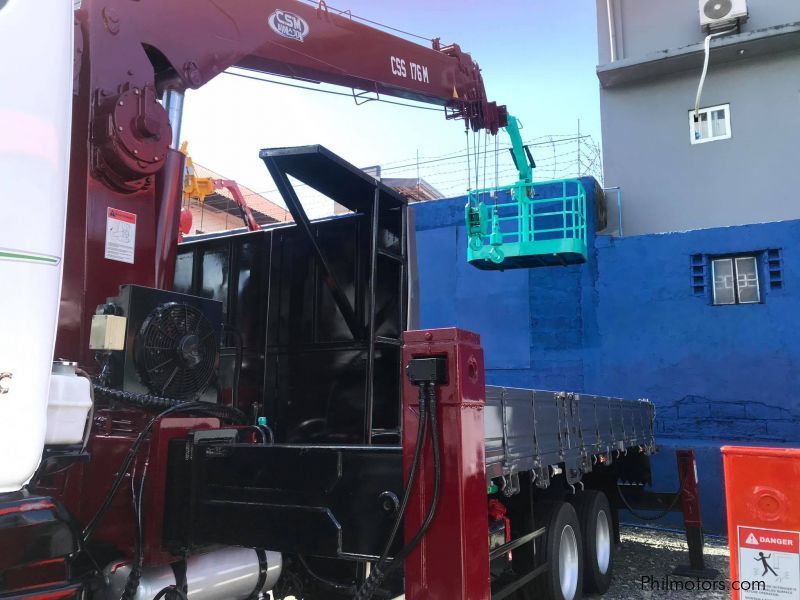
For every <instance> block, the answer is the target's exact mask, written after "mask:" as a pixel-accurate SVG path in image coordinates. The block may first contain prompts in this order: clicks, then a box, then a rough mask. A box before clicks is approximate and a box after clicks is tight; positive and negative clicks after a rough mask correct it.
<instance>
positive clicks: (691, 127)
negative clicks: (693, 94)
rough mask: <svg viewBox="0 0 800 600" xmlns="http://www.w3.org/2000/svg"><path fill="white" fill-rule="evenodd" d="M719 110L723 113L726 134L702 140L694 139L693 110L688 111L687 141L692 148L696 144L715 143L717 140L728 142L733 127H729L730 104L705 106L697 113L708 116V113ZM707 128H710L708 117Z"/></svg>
mask: <svg viewBox="0 0 800 600" xmlns="http://www.w3.org/2000/svg"><path fill="white" fill-rule="evenodd" d="M717 110H721V111H723V112H724V113H725V123H726V125H727V127H726V129H727V132H726V133H725V135H717V136H714V137H707V138H702V139H699V140H698V139H695V137H694V132H695V126H694V110H690V111H689V141H691V143H692V146H696V145H697V144H705V143H706V142H716V141H719V140H728V139H730V138H731V136H732V135H733V127H732V126H731V105H730V104H718V105H717V106H707V107H705V108H701V109H700V110H699V111H698V113H699V114H700V115H702V114H706V115H710V113H712V112H714V111H717ZM708 126H709V127H711V119H710V116H709V118H708Z"/></svg>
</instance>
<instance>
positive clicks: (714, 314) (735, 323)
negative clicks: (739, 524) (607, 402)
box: [414, 179, 800, 532]
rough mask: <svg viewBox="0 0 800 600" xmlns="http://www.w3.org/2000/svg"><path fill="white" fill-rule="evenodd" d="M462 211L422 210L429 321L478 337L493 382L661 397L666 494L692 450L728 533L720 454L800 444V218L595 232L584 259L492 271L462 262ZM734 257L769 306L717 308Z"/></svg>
mask: <svg viewBox="0 0 800 600" xmlns="http://www.w3.org/2000/svg"><path fill="white" fill-rule="evenodd" d="M584 184H585V187H586V189H587V192H588V195H589V201H590V205H591V204H593V201H594V198H593V194H592V190H594V189H595V185H594V180H591V179H584ZM464 203H465V199H464V198H455V199H448V200H440V201H434V202H428V203H423V204H416V205H414V208H415V212H416V227H417V251H418V256H419V271H420V299H421V302H420V321H421V326H422V327H443V326H452V325H454V324H455V325H457V326H459V327H463V328H465V329H470V330H473V331H476V332H478V333H480V334H481V338H482V341H483V346H484V349H485V352H486V363H487V364H486V366H487V380H488V383H492V384H498V385H509V386H519V387H528V388H542V389H551V390H569V391H577V392H587V393H597V394H607V395H615V396H622V397H627V398H648V399H650V400H652V401H653V402H654V403H655V404H656V407H657V423H656V426H657V434H658V438H657V439H658V442H659V445H660V447H661V449H662V452H661V453H660V455H659V456H658V457H657V458H656V459H655V461H654V467H655V468H654V472H655V474H656V476H657V479H656V481H655V485H656V487H657V488H658V489H659V490H663V491H668V490H670V489H674V488H675V487H676V486H677V481H676V474H675V466H674V462H675V459H674V453H673V452H672V450H673V449H674V448H681V447H692V448H696V449H697V451H698V457H699V471H700V476H701V492H702V502H703V514H704V521H705V525H706V528H707V529H708V530H709V531H715V532H721V531H724V528H725V511H724V510H723V509H722V507H723V503H724V493H723V487H722V461H721V457H720V454H719V447H720V446H721V445H724V444H728V443H733V444H755V445H800V344H798V343H797V338H798V333H799V332H800V221H783V222H775V223H762V224H753V225H743V226H737V227H724V228H712V229H702V230H695V231H688V232H679V233H664V234H652V235H641V236H635V237H627V238H616V237H610V236H606V235H594V234H593V233H592V234H591V235H590V238H589V248H590V251H589V261H588V262H587V263H586V264H583V265H575V266H566V267H548V268H539V269H530V270H525V269H521V270H515V271H505V272H486V271H479V270H477V269H475V268H473V267H471V266H470V265H469V264H468V263H467V261H466V244H467V242H466V234H465V227H464V222H463V219H464V211H463V207H464ZM588 212H589V213H592V212H593V211H592V210H589V211H588ZM593 229H594V223H593V222H590V231H591V230H593ZM735 256H748V257H754V258H755V262H756V264H757V274H758V285H759V296H760V301H759V302H755V303H751V304H731V305H715V304H714V290H713V287H714V277H713V275H712V263H713V261H714V260H717V259H724V258H726V257H735ZM734 260H735V258H734ZM714 268H716V269H721V267H720V264H719V263H717V264H716V266H715V267H714ZM717 275H718V278H719V273H717ZM670 523H671V524H673V525H677V524H679V523H680V519H679V518H678V519H677V520H673V521H671V522H670Z"/></svg>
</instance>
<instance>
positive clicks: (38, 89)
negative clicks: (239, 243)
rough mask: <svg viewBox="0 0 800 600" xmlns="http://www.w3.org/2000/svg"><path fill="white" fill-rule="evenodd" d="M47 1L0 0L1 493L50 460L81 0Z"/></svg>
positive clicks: (21, 484) (16, 487)
mask: <svg viewBox="0 0 800 600" xmlns="http://www.w3.org/2000/svg"><path fill="white" fill-rule="evenodd" d="M46 5H47V6H46V8H45V7H44V6H43V4H42V3H41V2H32V1H31V0H0V82H2V83H1V84H0V86H1V87H2V90H3V93H2V94H0V132H2V134H1V135H0V457H2V458H0V492H7V491H14V490H18V489H20V488H21V487H22V486H23V485H24V484H25V483H26V482H27V481H28V480H29V479H30V478H31V476H32V475H33V472H34V470H35V469H36V467H37V465H38V464H39V461H40V460H41V455H42V449H43V446H44V440H45V432H46V429H47V400H48V390H49V387H50V369H51V364H52V361H53V347H54V341H55V333H56V319H57V315H58V307H59V297H60V288H61V267H62V265H61V260H62V256H63V247H64V226H65V213H66V204H67V186H68V168H69V148H70V126H71V122H72V63H73V36H74V33H73V2H72V0H50V1H48V2H47V3H46ZM64 358H69V357H64Z"/></svg>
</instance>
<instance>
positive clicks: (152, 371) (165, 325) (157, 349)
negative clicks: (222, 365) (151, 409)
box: [134, 302, 219, 400]
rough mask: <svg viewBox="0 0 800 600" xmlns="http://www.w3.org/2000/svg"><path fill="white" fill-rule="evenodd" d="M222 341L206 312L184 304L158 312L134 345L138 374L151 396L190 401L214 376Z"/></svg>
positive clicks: (168, 305)
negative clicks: (218, 349) (220, 341)
mask: <svg viewBox="0 0 800 600" xmlns="http://www.w3.org/2000/svg"><path fill="white" fill-rule="evenodd" d="M218 343H219V340H218V339H217V331H216V330H215V328H214V326H213V325H212V324H211V322H210V321H209V319H208V318H207V317H206V316H205V315H204V314H203V312H202V311H201V310H200V309H198V308H197V307H195V306H192V305H190V304H185V303H182V302H168V303H166V304H162V305H160V306H158V307H157V308H155V309H154V310H153V311H152V312H151V313H150V314H149V315H148V316H147V317H146V318H145V320H144V321H143V322H142V325H141V327H140V329H139V331H138V332H137V334H136V338H135V342H134V361H135V364H136V371H137V373H138V374H139V377H140V378H141V380H142V383H143V384H144V385H145V386H147V388H148V389H149V390H150V393H152V394H155V395H158V396H166V397H168V398H177V399H180V400H190V399H194V398H197V397H198V396H200V395H201V394H202V393H203V391H204V390H205V389H206V387H208V385H209V383H210V382H211V378H212V377H213V376H214V368H215V363H216V360H217V348H218Z"/></svg>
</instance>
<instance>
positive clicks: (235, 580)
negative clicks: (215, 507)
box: [105, 547, 283, 600]
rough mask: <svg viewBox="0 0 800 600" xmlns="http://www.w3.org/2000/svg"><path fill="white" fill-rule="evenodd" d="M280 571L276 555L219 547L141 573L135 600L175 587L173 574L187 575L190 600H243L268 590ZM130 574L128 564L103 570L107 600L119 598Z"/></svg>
mask: <svg viewBox="0 0 800 600" xmlns="http://www.w3.org/2000/svg"><path fill="white" fill-rule="evenodd" d="M259 554H261V556H260V557H259ZM282 569H283V558H282V556H281V554H280V553H279V552H269V551H262V552H261V553H259V551H257V550H253V549H251V548H235V547H222V548H218V549H217V550H214V551H212V552H208V553H206V554H196V555H194V556H190V557H189V558H188V559H187V560H186V561H185V562H182V563H175V564H174V565H165V566H163V567H147V568H144V569H142V577H141V579H140V580H139V587H138V589H137V590H136V595H135V596H134V600H151V599H152V598H154V597H155V596H156V595H158V593H159V592H160V591H161V590H163V589H164V588H166V587H169V586H172V585H175V573H176V571H177V572H180V573H183V572H185V573H186V582H185V583H186V591H187V594H188V596H189V598H191V599H192V600H245V598H251V597H256V596H257V595H258V594H259V593H261V592H268V591H269V590H271V589H272V588H273V587H274V586H275V584H276V583H277V582H278V579H279V578H280V576H281V571H282ZM130 572H131V567H130V563H117V564H112V565H109V566H108V567H107V568H106V569H105V576H106V580H107V582H108V587H107V588H106V593H105V597H106V598H108V599H109V600H117V599H118V598H119V597H120V595H121V594H122V592H123V590H124V589H125V584H126V582H127V581H128V575H129V574H130Z"/></svg>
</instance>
